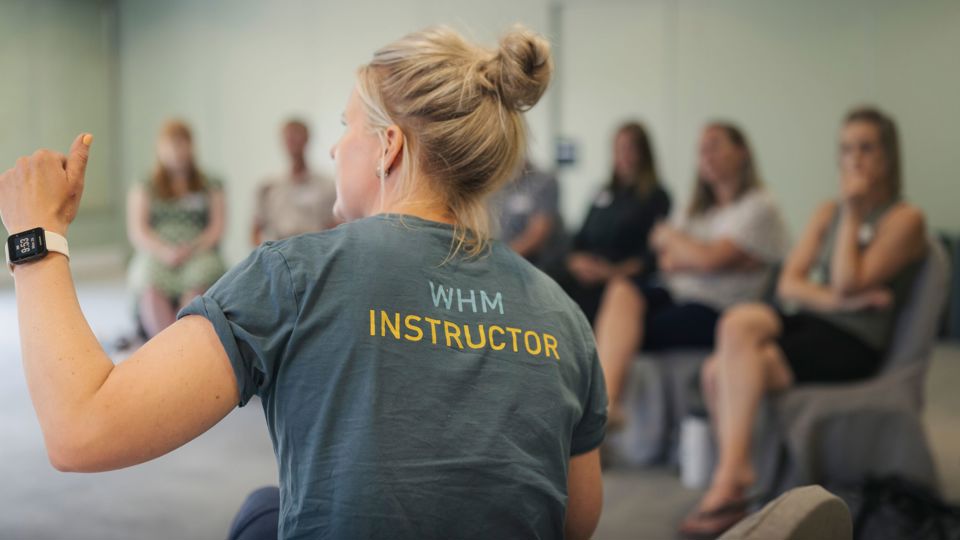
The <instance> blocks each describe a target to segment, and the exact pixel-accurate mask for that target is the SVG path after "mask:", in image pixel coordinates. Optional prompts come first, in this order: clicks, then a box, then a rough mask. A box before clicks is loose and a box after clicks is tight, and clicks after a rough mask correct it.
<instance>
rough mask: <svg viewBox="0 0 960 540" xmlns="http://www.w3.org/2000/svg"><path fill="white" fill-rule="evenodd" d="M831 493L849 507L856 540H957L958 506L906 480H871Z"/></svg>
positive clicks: (958, 533)
mask: <svg viewBox="0 0 960 540" xmlns="http://www.w3.org/2000/svg"><path fill="white" fill-rule="evenodd" d="M835 493H837V495H839V496H840V497H841V498H843V499H844V500H845V501H846V503H847V505H848V506H849V507H850V515H851V516H852V517H853V537H854V539H856V540H887V539H889V540H894V539H895V540H901V539H911V540H913V539H916V540H960V507H958V506H951V505H949V504H947V503H945V502H943V501H942V500H941V499H940V497H939V496H938V495H937V494H936V493H935V492H934V491H933V490H931V489H929V488H927V487H924V486H921V485H919V484H916V483H914V482H911V481H909V480H906V479H903V478H899V477H896V476H888V477H883V478H873V479H870V480H867V482H866V483H864V484H863V486H861V487H860V489H856V490H852V491H851V490H837V491H835Z"/></svg>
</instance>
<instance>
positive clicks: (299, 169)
mask: <svg viewBox="0 0 960 540" xmlns="http://www.w3.org/2000/svg"><path fill="white" fill-rule="evenodd" d="M306 172H307V159H306V158H305V157H304V156H302V155H300V156H293V157H292V158H291V159H290V173H291V176H293V177H294V178H300V177H302V176H303V175H304V174H306Z"/></svg>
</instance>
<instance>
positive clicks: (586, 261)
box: [567, 253, 613, 285]
mask: <svg viewBox="0 0 960 540" xmlns="http://www.w3.org/2000/svg"><path fill="white" fill-rule="evenodd" d="M567 268H568V269H569V270H570V273H571V274H573V276H574V277H575V278H577V281H579V282H580V283H582V284H584V285H595V284H597V283H603V282H604V281H607V280H608V279H610V276H611V275H612V274H613V265H611V264H610V262H609V261H607V260H606V259H603V258H601V257H597V256H595V255H590V254H588V253H573V254H572V255H570V257H569V258H568V259H567Z"/></svg>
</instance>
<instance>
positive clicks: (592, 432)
mask: <svg viewBox="0 0 960 540" xmlns="http://www.w3.org/2000/svg"><path fill="white" fill-rule="evenodd" d="M589 378H590V380H589V383H588V385H587V394H586V396H584V399H583V416H581V417H580V421H579V422H578V423H577V425H576V427H575V428H574V429H573V438H572V440H571V442H570V455H571V456H576V455H579V454H584V453H587V452H589V451H591V450H593V449H594V448H597V447H598V446H600V444H601V443H602V442H603V438H604V435H605V433H606V427H607V386H606V382H605V381H604V378H603V369H602V368H601V367H600V359H599V358H598V357H597V354H596V351H593V355H592V358H591V360H590V368H589Z"/></svg>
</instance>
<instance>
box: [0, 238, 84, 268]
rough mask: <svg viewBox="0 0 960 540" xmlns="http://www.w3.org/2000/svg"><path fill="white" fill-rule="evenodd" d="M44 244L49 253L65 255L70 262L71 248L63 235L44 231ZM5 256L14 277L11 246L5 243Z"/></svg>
mask: <svg viewBox="0 0 960 540" xmlns="http://www.w3.org/2000/svg"><path fill="white" fill-rule="evenodd" d="M43 238H44V243H45V244H46V245H47V251H48V252H49V251H56V252H57V253H63V255H64V257H66V258H67V259H68V260H69V259H70V247H69V246H68V245H67V239H66V238H64V237H63V235H62V234H58V233H55V232H52V231H43ZM3 254H4V255H5V256H6V258H7V268H8V269H9V270H10V275H13V263H11V262H10V246H9V245H8V244H7V242H4V243H3Z"/></svg>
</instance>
